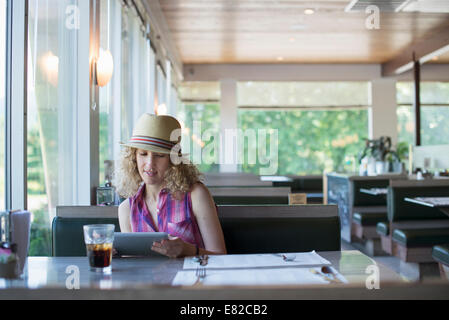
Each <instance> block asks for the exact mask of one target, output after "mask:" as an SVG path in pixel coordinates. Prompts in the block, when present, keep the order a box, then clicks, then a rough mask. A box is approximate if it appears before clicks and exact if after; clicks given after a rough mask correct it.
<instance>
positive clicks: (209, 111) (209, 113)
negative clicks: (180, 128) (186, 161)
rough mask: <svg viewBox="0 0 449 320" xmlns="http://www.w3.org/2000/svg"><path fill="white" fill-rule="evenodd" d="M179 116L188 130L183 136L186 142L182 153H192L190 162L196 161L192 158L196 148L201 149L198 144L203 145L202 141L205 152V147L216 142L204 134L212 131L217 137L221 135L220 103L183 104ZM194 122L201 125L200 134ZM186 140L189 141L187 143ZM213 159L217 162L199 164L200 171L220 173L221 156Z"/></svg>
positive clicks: (215, 156) (183, 144)
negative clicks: (196, 130) (202, 143)
mask: <svg viewBox="0 0 449 320" xmlns="http://www.w3.org/2000/svg"><path fill="white" fill-rule="evenodd" d="M178 116H179V120H181V121H182V122H183V123H184V128H186V129H187V130H185V132H184V133H183V136H182V140H183V141H184V143H182V151H183V153H190V155H191V156H190V158H191V159H190V160H191V161H195V159H194V158H192V156H193V154H194V153H195V150H196V148H198V147H199V146H198V144H199V143H201V142H200V140H201V141H202V142H204V145H203V146H202V147H201V149H202V150H204V149H203V148H204V146H207V145H209V144H211V143H213V141H214V140H213V138H212V137H211V138H210V137H205V136H204V133H205V132H206V131H210V132H211V133H212V134H213V135H215V136H216V137H218V136H219V134H220V105H219V104H218V103H188V104H182V105H181V106H180V112H179V114H178ZM194 122H197V123H199V124H200V125H201V130H200V132H195V127H194ZM198 130H199V129H198ZM203 137H204V138H205V141H203V139H202V138H203ZM186 139H188V140H189V141H188V142H187V141H186ZM187 146H188V147H187ZM211 158H214V159H215V160H216V161H210V162H213V163H210V164H208V163H204V161H201V163H200V164H197V166H198V169H199V170H200V171H201V172H218V171H219V168H220V166H219V164H218V162H219V161H218V159H219V154H213V155H212V156H211Z"/></svg>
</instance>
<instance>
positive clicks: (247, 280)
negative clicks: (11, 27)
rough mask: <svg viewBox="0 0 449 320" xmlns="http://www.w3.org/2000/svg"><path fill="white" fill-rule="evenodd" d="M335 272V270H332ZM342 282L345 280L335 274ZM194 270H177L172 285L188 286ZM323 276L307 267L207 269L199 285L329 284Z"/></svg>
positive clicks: (195, 280) (191, 281)
mask: <svg viewBox="0 0 449 320" xmlns="http://www.w3.org/2000/svg"><path fill="white" fill-rule="evenodd" d="M334 272H335V270H334ZM337 278H338V279H340V281H341V282H342V283H347V280H346V279H345V278H344V277H343V276H342V275H341V274H337ZM197 280H198V278H197V276H196V274H195V270H183V271H179V272H178V273H177V274H176V276H175V278H174V280H173V282H172V285H174V286H180V285H181V286H190V285H194V284H195V283H197ZM329 283H330V282H329V281H327V280H326V279H325V278H324V277H322V276H321V275H318V274H314V273H312V272H311V271H310V269H309V268H275V269H239V270H236V269H233V270H229V269H227V270H218V269H212V270H211V269H208V270H207V271H206V276H205V277H204V279H202V280H201V285H311V284H329Z"/></svg>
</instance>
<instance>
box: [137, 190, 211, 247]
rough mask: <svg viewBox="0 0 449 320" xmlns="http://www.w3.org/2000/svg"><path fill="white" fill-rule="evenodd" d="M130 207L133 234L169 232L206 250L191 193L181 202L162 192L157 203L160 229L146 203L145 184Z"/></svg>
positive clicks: (168, 193)
mask: <svg viewBox="0 0 449 320" xmlns="http://www.w3.org/2000/svg"><path fill="white" fill-rule="evenodd" d="M129 205H130V208H131V211H130V212H131V229H132V232H167V233H168V234H169V235H171V236H174V237H179V238H181V239H182V240H183V241H184V242H188V243H191V244H194V245H196V246H198V247H200V248H204V244H203V238H202V237H201V233H200V230H199V228H198V224H197V222H196V219H195V215H194V214H193V211H192V199H191V197H190V192H186V193H185V194H184V196H183V198H182V199H181V200H176V199H175V198H174V197H172V195H171V194H170V192H168V190H167V189H162V190H161V192H160V193H159V196H158V203H157V210H158V214H157V218H158V221H157V222H158V224H157V225H158V227H156V225H155V223H154V221H153V218H152V216H151V214H150V212H149V210H148V208H147V205H146V203H145V184H142V186H141V187H140V188H139V190H138V191H137V193H136V194H135V195H134V196H133V197H131V198H129Z"/></svg>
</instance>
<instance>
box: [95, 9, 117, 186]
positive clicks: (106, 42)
mask: <svg viewBox="0 0 449 320" xmlns="http://www.w3.org/2000/svg"><path fill="white" fill-rule="evenodd" d="M121 16H122V7H121V2H120V0H101V2H100V51H101V53H104V52H107V51H109V53H110V54H111V56H112V59H113V60H112V61H113V73H112V78H111V80H110V81H109V82H108V83H107V85H105V86H104V87H100V88H99V95H100V96H99V106H100V107H99V115H100V129H99V149H100V152H99V182H100V185H103V184H104V183H105V182H106V180H109V181H110V177H106V176H105V167H106V168H107V167H108V163H109V164H112V161H113V160H115V159H117V157H118V153H119V148H120V146H119V145H118V142H119V141H120V130H121V129H120V102H121V96H120V94H121V92H120V71H121V64H120V63H119V61H120V57H121V34H122V32H121ZM101 53H100V54H101ZM110 168H111V169H112V167H110ZM109 173H110V172H109ZM107 178H109V179H107Z"/></svg>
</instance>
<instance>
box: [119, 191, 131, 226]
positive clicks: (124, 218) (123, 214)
mask: <svg viewBox="0 0 449 320" xmlns="http://www.w3.org/2000/svg"><path fill="white" fill-rule="evenodd" d="M130 215H131V208H130V206H129V199H126V200H125V201H123V202H122V203H121V204H120V206H119V207H118V221H119V223H120V231H121V232H131V221H130Z"/></svg>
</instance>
